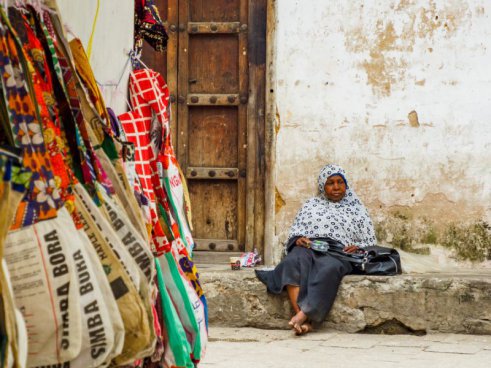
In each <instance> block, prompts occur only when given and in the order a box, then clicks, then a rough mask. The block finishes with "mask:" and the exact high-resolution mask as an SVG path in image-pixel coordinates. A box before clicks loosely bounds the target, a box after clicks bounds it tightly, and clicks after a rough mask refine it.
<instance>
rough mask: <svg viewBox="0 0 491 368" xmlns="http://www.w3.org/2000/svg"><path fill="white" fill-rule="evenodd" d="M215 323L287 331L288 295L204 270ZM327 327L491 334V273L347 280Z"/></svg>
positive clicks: (236, 275)
mask: <svg viewBox="0 0 491 368" xmlns="http://www.w3.org/2000/svg"><path fill="white" fill-rule="evenodd" d="M198 268H199V269H200V271H201V272H200V275H201V276H200V279H201V282H202V284H203V288H204V290H205V293H206V298H207V300H208V307H209V320H210V323H211V324H213V325H216V326H227V327H256V328H265V329H278V328H280V329H281V328H284V329H286V328H288V325H287V322H288V321H289V319H290V318H291V313H292V311H291V308H290V305H289V303H288V300H287V296H286V293H285V295H281V296H277V295H271V294H268V293H267V292H266V288H265V286H264V285H263V284H262V283H261V282H260V281H259V280H257V279H256V277H255V274H254V271H253V270H252V269H243V270H240V271H231V270H229V269H227V268H226V267H225V266H210V265H202V266H199V265H198ZM323 327H326V328H334V329H337V330H340V331H345V332H368V333H415V334H424V333H428V332H442V333H465V334H486V335H489V334H491V272H490V271H489V270H487V271H483V272H480V271H477V270H474V271H472V272H462V273H460V272H459V273H458V274H443V273H432V274H404V275H400V276H354V275H350V276H346V277H345V278H344V279H343V282H342V284H341V287H340V289H339V292H338V296H337V298H336V301H335V303H334V306H333V309H332V310H331V313H330V314H329V315H328V317H327V320H326V323H324V324H323Z"/></svg>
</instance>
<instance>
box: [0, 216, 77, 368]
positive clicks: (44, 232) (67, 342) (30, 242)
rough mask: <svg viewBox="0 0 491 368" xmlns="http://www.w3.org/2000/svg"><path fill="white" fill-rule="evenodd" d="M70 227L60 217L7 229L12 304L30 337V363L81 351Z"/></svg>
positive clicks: (49, 362) (69, 357)
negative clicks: (12, 295)
mask: <svg viewBox="0 0 491 368" xmlns="http://www.w3.org/2000/svg"><path fill="white" fill-rule="evenodd" d="M74 236H76V233H75V234H74V233H73V231H70V229H67V228H66V227H64V226H63V222H60V219H59V218H54V219H50V220H47V221H42V222H39V223H37V224H35V225H32V226H28V227H25V228H22V229H21V230H16V231H11V232H9V234H8V236H7V239H6V242H5V259H6V261H7V265H8V269H9V272H10V275H11V281H12V286H13V290H14V299H15V305H16V306H17V307H18V308H19V309H20V311H21V312H22V314H23V316H24V319H25V321H26V325H27V331H28V336H29V357H28V363H27V365H28V366H29V367H36V366H43V365H53V364H58V363H62V362H66V361H69V360H72V359H74V358H75V357H76V356H78V354H79V353H80V349H81V341H82V319H81V315H80V307H79V305H80V295H79V292H78V282H77V278H76V274H75V269H74V264H73V260H72V255H71V253H70V249H69V247H68V244H69V243H70V242H71V241H73V238H74Z"/></svg>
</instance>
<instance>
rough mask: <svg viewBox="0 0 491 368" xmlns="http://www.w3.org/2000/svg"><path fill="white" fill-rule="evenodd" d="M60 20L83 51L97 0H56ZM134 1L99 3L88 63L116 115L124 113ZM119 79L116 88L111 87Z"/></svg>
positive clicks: (105, 0) (112, 0)
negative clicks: (81, 44) (82, 46)
mask: <svg viewBox="0 0 491 368" xmlns="http://www.w3.org/2000/svg"><path fill="white" fill-rule="evenodd" d="M57 3H58V6H59V8H60V12H61V17H62V20H63V22H64V23H65V24H66V25H67V29H69V30H70V31H71V32H72V33H73V34H68V38H69V39H72V38H73V37H74V35H75V36H76V37H78V38H80V40H81V41H82V43H83V45H84V47H85V48H86V50H87V45H88V42H89V38H90V34H91V32H92V23H93V21H94V16H95V13H96V7H97V0H58V1H57ZM133 22H134V0H101V1H100V8H99V17H98V20H97V24H96V28H95V33H94V40H93V46H92V55H91V59H90V63H91V66H92V68H93V69H94V75H95V77H96V80H97V81H98V82H99V83H101V84H102V85H103V86H102V87H101V89H102V92H103V94H104V98H105V101H106V104H107V106H109V107H111V108H113V109H114V110H115V111H116V113H123V112H124V111H126V110H127V107H126V101H125V98H126V94H127V91H128V76H129V72H130V65H129V64H128V63H127V61H128V51H130V50H131V49H132V48H133ZM119 80H121V83H120V84H119V86H116V85H115V84H117V83H118V81H119Z"/></svg>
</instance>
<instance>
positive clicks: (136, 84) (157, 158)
mask: <svg viewBox="0 0 491 368" xmlns="http://www.w3.org/2000/svg"><path fill="white" fill-rule="evenodd" d="M130 98H131V105H132V108H133V110H132V111H130V112H127V113H124V114H122V115H119V119H120V121H121V124H122V126H123V129H124V131H125V133H126V135H127V137H128V140H129V141H130V142H132V143H134V145H135V171H136V173H137V175H138V177H139V181H140V183H141V187H142V190H143V194H144V195H145V196H146V197H147V198H148V199H149V200H150V204H151V208H150V212H151V218H152V227H153V240H154V244H155V247H156V252H157V253H159V254H160V253H162V252H164V251H168V250H169V249H170V243H169V241H168V239H167V238H166V236H165V233H164V232H163V230H162V227H161V226H160V223H159V221H158V211H157V206H156V203H161V204H163V205H164V204H165V205H166V204H167V203H166V202H167V201H166V193H165V191H164V189H163V188H162V184H161V180H160V176H161V174H162V170H163V162H164V147H165V145H166V144H169V145H170V125H169V113H168V106H169V90H168V88H167V84H166V83H165V81H164V79H163V78H162V76H161V75H160V74H159V73H157V72H155V71H153V70H150V69H141V70H136V71H133V72H132V73H131V75H130ZM167 149H168V148H167ZM159 173H160V174H159ZM135 189H136V188H135ZM164 207H165V206H164Z"/></svg>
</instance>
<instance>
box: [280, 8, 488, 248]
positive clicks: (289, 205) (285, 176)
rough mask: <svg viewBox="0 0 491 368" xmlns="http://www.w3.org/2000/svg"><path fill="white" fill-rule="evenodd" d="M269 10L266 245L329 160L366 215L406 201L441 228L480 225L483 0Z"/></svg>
mask: <svg viewBox="0 0 491 368" xmlns="http://www.w3.org/2000/svg"><path fill="white" fill-rule="evenodd" d="M276 7H277V9H276V10H277V12H276V21H277V28H276V39H275V42H276V47H277V48H276V57H275V59H276V61H277V63H276V70H275V71H276V86H275V94H276V106H277V113H278V114H277V116H278V122H277V125H278V126H277V128H279V130H278V133H277V141H276V168H275V176H276V188H277V190H278V192H279V194H280V195H281V197H282V199H283V200H284V202H285V203H284V205H283V206H281V205H280V206H278V201H277V213H276V220H275V225H276V235H277V239H276V240H277V242H276V243H277V244H276V248H277V249H279V248H280V243H281V242H282V241H284V240H285V237H286V234H287V230H288V227H289V225H290V223H291V221H292V219H293V216H294V215H295V212H296V211H297V209H298V207H299V206H300V205H301V203H302V202H303V201H304V200H305V199H306V198H308V197H309V196H311V195H312V194H314V191H315V187H316V186H315V182H316V178H317V174H318V171H319V169H320V168H321V167H322V166H323V165H324V164H325V163H328V162H337V163H339V164H341V165H342V166H343V167H345V169H346V170H347V172H348V173H349V178H348V180H350V179H351V181H352V183H353V186H354V188H355V190H356V191H357V192H358V194H359V196H360V197H361V198H362V199H363V200H364V202H365V204H367V206H368V207H369V210H370V212H371V213H372V216H374V217H375V218H383V217H384V216H386V215H387V212H388V210H389V209H391V208H404V209H406V210H409V211H411V210H413V209H414V211H415V213H416V215H417V216H419V215H425V214H428V215H429V216H430V217H431V219H432V221H435V223H436V224H437V225H440V226H445V224H448V223H451V222H454V221H461V222H472V221H477V220H479V219H485V220H487V221H488V222H489V221H490V220H491V153H490V152H491V103H490V102H491V73H490V65H491V19H490V17H491V1H488V0H460V1H459V0H452V1H449V0H412V1H405V0H402V1H401V0H386V1H353V0H337V1H326V0H310V1H308V2H305V1H299V0H298V1H295V0H281V1H277V2H276ZM413 110H414V111H416V112H417V115H418V117H419V124H420V125H419V127H412V126H411V125H410V123H409V120H408V114H409V113H410V112H411V111H413ZM280 202H281V201H280Z"/></svg>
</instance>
